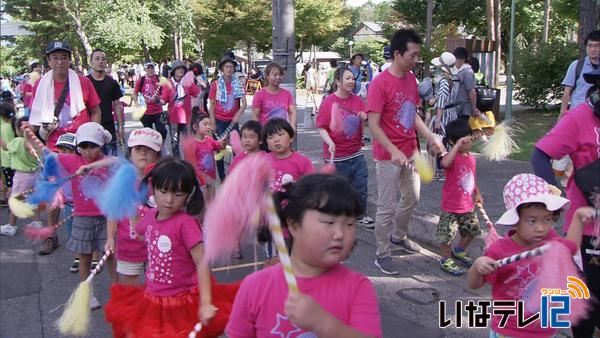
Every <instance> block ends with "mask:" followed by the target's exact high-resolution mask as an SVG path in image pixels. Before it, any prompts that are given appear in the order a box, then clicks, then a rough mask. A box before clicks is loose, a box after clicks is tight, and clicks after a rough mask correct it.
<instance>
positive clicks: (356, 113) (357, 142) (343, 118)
mask: <svg viewBox="0 0 600 338" xmlns="http://www.w3.org/2000/svg"><path fill="white" fill-rule="evenodd" d="M333 78H334V80H335V82H334V83H333V84H332V88H331V90H332V91H331V95H327V96H326V97H325V98H324V99H323V102H321V106H320V107H319V115H318V116H317V127H319V134H320V135H321V138H322V139H323V158H324V160H325V161H326V162H328V161H330V160H331V159H333V163H334V164H335V169H336V172H337V173H339V174H340V175H342V176H345V177H346V178H347V179H348V181H350V183H351V184H352V186H353V187H354V189H356V191H357V192H358V194H359V195H360V200H361V203H362V205H363V210H365V211H366V207H367V197H368V193H367V183H368V177H369V172H368V170H367V162H365V157H364V156H363V153H362V150H361V149H362V145H363V143H362V140H363V122H365V121H366V120H367V114H366V113H365V110H366V106H365V104H364V102H363V101H362V99H361V98H360V97H359V96H358V95H356V94H354V93H353V92H352V90H353V89H354V84H355V79H354V74H352V72H351V71H350V70H349V69H347V68H338V69H337V70H336V71H335V73H333ZM358 223H359V224H361V225H363V226H365V227H366V228H369V229H373V228H374V227H375V226H374V225H373V223H375V220H373V219H372V218H371V217H369V216H368V215H367V214H366V213H365V214H364V215H359V216H358Z"/></svg>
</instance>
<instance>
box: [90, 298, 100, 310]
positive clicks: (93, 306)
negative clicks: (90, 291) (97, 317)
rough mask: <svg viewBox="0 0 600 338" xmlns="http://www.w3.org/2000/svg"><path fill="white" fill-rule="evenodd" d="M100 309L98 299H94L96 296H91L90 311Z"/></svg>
mask: <svg viewBox="0 0 600 338" xmlns="http://www.w3.org/2000/svg"><path fill="white" fill-rule="evenodd" d="M101 307H102V305H100V302H99V301H98V298H96V296H94V295H92V299H90V309H92V310H98V309H99V308H101Z"/></svg>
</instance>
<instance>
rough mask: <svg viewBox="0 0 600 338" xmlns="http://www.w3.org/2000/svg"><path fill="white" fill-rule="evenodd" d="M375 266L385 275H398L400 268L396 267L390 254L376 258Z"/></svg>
mask: <svg viewBox="0 0 600 338" xmlns="http://www.w3.org/2000/svg"><path fill="white" fill-rule="evenodd" d="M375 266H376V267H378V268H379V270H381V272H383V273H385V274H386V275H398V274H400V270H399V269H398V267H397V265H396V263H395V262H394V259H393V258H392V257H390V256H387V257H382V258H377V259H376V260H375Z"/></svg>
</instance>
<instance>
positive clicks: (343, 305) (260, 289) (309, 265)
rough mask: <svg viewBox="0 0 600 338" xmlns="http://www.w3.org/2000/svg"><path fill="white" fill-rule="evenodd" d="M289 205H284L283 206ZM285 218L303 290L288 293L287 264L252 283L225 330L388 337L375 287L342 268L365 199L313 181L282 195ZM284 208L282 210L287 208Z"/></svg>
mask: <svg viewBox="0 0 600 338" xmlns="http://www.w3.org/2000/svg"><path fill="white" fill-rule="evenodd" d="M282 202H283V203H282ZM275 204H276V205H277V206H278V208H279V210H278V213H279V218H280V220H281V222H282V224H283V225H284V226H287V228H288V229H289V231H290V233H291V235H292V238H293V244H292V250H291V257H290V258H291V266H292V269H293V271H294V274H295V275H296V278H297V285H298V290H299V292H294V291H293V290H290V289H288V284H287V283H286V278H284V272H283V271H282V270H283V269H284V268H283V266H282V265H281V264H277V265H275V266H272V267H269V268H266V269H264V270H261V271H259V272H255V273H254V274H252V275H250V276H248V277H246V279H245V280H244V281H243V282H242V285H241V287H240V290H239V294H238V295H237V297H236V300H235V303H234V305H233V311H232V313H231V320H230V321H229V323H228V325H227V329H226V333H227V335H228V337H231V338H238V337H266V336H270V335H280V336H283V337H284V336H289V335H288V333H290V332H291V331H293V332H294V333H297V334H298V335H301V334H302V333H303V332H305V334H307V336H308V335H311V334H310V333H309V332H311V333H312V335H311V336H319V337H381V336H382V333H381V326H380V316H379V310H378V306H377V297H376V295H375V290H374V288H373V285H372V284H371V282H370V281H369V280H368V279H367V278H366V277H365V276H363V275H362V274H360V273H357V272H354V271H351V270H349V269H348V268H346V267H344V266H343V265H342V264H340V262H342V261H343V260H344V259H346V258H347V257H348V255H349V254H350V251H351V249H352V246H353V243H354V236H355V231H356V216H357V215H359V214H360V213H361V211H362V210H361V204H360V199H359V197H358V195H357V193H356V192H355V191H354V189H353V188H352V187H351V186H350V184H348V182H347V181H346V180H345V179H343V178H341V177H339V176H332V175H325V174H314V175H308V176H305V177H303V178H301V179H300V180H299V181H298V182H297V183H291V184H290V185H289V186H288V187H287V189H286V190H285V192H279V193H276V201H275ZM282 206H283V207H282Z"/></svg>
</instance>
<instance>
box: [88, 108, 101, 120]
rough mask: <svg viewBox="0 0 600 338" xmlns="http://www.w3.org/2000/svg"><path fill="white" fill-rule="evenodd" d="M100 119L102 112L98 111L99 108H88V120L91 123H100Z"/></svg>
mask: <svg viewBox="0 0 600 338" xmlns="http://www.w3.org/2000/svg"><path fill="white" fill-rule="evenodd" d="M101 117H102V112H101V111H100V106H95V107H92V108H90V120H92V122H96V123H100V121H101V120H100V119H101Z"/></svg>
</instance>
